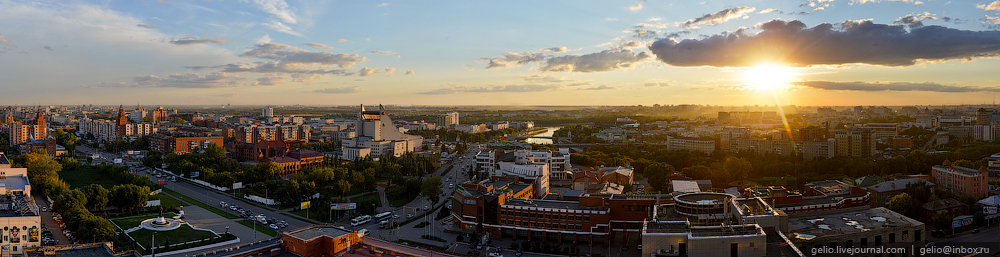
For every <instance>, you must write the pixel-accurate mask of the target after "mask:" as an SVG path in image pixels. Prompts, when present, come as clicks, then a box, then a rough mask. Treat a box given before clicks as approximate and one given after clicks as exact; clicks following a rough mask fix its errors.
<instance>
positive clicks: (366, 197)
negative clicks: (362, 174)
mask: <svg viewBox="0 0 1000 257" xmlns="http://www.w3.org/2000/svg"><path fill="white" fill-rule="evenodd" d="M367 200H375V201H376V202H380V201H381V200H379V197H378V193H371V194H367V195H362V196H358V197H354V198H351V202H352V203H357V202H361V201H367ZM379 206H381V203H379Z"/></svg>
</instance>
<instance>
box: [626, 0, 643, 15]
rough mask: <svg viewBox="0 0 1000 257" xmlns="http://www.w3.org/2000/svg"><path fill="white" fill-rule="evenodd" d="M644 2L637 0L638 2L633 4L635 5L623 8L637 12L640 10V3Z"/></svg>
mask: <svg viewBox="0 0 1000 257" xmlns="http://www.w3.org/2000/svg"><path fill="white" fill-rule="evenodd" d="M645 2H646V0H642V1H639V3H638V4H635V5H633V6H629V7H625V9H628V10H629V11H633V12H638V11H639V10H642V4H643V3H645Z"/></svg>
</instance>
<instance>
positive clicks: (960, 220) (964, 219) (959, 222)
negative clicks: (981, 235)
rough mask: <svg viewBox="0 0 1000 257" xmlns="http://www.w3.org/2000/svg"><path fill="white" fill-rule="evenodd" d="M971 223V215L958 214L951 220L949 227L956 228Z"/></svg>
mask: <svg viewBox="0 0 1000 257" xmlns="http://www.w3.org/2000/svg"><path fill="white" fill-rule="evenodd" d="M968 225H972V216H968V215H966V216H958V217H955V219H954V220H952V221H951V228H958V227H963V226H968Z"/></svg>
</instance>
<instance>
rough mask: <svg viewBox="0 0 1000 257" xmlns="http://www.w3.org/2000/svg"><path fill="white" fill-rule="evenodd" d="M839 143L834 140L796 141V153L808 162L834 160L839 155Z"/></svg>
mask: <svg viewBox="0 0 1000 257" xmlns="http://www.w3.org/2000/svg"><path fill="white" fill-rule="evenodd" d="M836 149H837V141H836V139H833V138H827V139H817V140H814V141H795V152H796V153H797V154H799V155H801V156H802V158H804V159H806V160H812V159H816V158H833V157H834V156H836V154H837V151H836Z"/></svg>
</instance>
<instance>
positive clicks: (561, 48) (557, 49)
mask: <svg viewBox="0 0 1000 257" xmlns="http://www.w3.org/2000/svg"><path fill="white" fill-rule="evenodd" d="M538 51H542V52H549V53H557V54H558V53H565V52H568V51H569V50H568V49H567V48H566V47H565V46H559V47H549V48H539V49H538Z"/></svg>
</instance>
